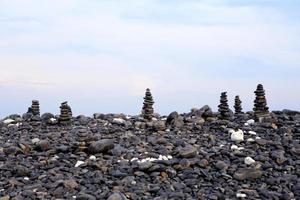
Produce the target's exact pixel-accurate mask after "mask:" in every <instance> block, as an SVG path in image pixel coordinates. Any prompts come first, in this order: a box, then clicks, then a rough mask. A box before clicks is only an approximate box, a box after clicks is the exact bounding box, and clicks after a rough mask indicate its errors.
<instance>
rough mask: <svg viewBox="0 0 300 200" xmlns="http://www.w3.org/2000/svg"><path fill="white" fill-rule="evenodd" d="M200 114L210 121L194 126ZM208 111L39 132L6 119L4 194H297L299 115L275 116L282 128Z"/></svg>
mask: <svg viewBox="0 0 300 200" xmlns="http://www.w3.org/2000/svg"><path fill="white" fill-rule="evenodd" d="M223 97H224V95H223ZM61 107H62V108H63V112H62V113H61V114H63V115H65V118H66V119H68V120H69V119H70V112H69V108H68V104H67V103H63V104H62V106H61ZM204 113H207V114H205V116H208V115H209V116H210V117H208V118H211V120H205V121H202V122H201V123H196V121H197V120H200V119H201V118H202V116H204ZM210 113H211V111H210V109H209V108H208V107H207V106H205V107H203V108H201V109H197V110H193V111H192V112H191V113H183V114H179V113H177V112H173V113H171V114H170V115H169V116H168V117H166V116H157V117H156V120H153V121H150V122H149V121H146V120H144V119H143V118H141V117H140V116H130V117H128V116H126V115H120V114H103V115H101V119H99V118H98V119H94V118H91V117H86V118H85V119H84V121H86V122H85V123H82V122H81V121H82V120H83V118H84V117H83V116H81V117H76V118H73V119H72V124H71V125H70V126H62V125H59V124H57V123H54V124H51V125H48V124H47V123H43V125H42V126H38V127H37V128H36V129H25V127H28V126H31V121H26V120H24V119H23V118H22V117H21V116H18V115H10V116H8V117H7V118H5V119H4V120H3V121H2V123H0V124H1V125H0V132H1V134H0V166H1V167H0V200H4V199H12V200H13V199H16V200H17V199H91V200H95V199H104V200H107V199H109V200H113V199H117V200H125V199H128V200H129V199H133V200H139V199H157V200H158V199H174V200H175V199H211V200H212V199H215V200H217V199H243V198H244V199H263V200H264V199H283V200H290V199H299V198H298V197H299V196H300V173H299V172H300V171H299V169H300V144H299V139H297V137H295V136H297V134H298V133H299V131H300V129H299V124H300V115H299V113H295V112H272V114H274V115H275V116H276V117H277V118H278V119H279V120H280V124H276V125H278V127H279V128H278V129H276V127H272V126H268V124H267V123H255V122H254V120H252V115H251V114H247V113H246V114H241V115H242V116H243V117H242V119H243V120H239V119H238V118H236V117H235V118H234V117H232V118H230V121H228V123H227V121H226V126H224V124H223V122H224V120H223V119H219V118H218V117H217V115H216V114H210ZM54 118H55V117H54V116H53V115H52V114H50V113H49V114H43V115H42V117H41V119H42V121H44V120H46V121H47V120H51V119H52V120H53V119H54ZM95 118H97V117H95ZM196 119H197V120H196ZM202 119H203V118H202ZM193 120H195V121H193ZM124 123H126V124H127V125H123V124H124ZM157 123H161V125H162V126H161V125H159V126H157V127H156V128H155V129H154V128H149V127H150V125H149V124H153V126H156V125H155V124H157ZM21 124H22V125H21ZM164 124H166V125H164ZM136 126H137V127H138V128H136Z"/></svg>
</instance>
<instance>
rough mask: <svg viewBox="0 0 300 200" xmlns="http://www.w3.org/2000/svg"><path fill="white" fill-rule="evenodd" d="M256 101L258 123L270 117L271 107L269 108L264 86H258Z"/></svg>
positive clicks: (254, 109)
mask: <svg viewBox="0 0 300 200" xmlns="http://www.w3.org/2000/svg"><path fill="white" fill-rule="evenodd" d="M254 93H255V96H256V97H255V100H254V108H253V111H254V116H255V119H256V121H260V119H262V118H265V117H269V107H268V106H267V100H266V97H265V90H264V88H263V85H262V84H258V85H257V89H256V91H254Z"/></svg>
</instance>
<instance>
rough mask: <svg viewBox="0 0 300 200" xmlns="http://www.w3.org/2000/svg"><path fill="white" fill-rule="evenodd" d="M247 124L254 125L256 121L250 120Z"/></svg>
mask: <svg viewBox="0 0 300 200" xmlns="http://www.w3.org/2000/svg"><path fill="white" fill-rule="evenodd" d="M247 123H248V124H254V123H255V121H254V119H249V120H248V121H247Z"/></svg>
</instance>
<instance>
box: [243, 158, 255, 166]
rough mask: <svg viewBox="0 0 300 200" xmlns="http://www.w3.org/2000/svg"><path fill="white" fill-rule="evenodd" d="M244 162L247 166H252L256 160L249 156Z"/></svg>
mask: <svg viewBox="0 0 300 200" xmlns="http://www.w3.org/2000/svg"><path fill="white" fill-rule="evenodd" d="M244 162H245V164H246V165H251V164H253V163H255V160H254V159H253V158H251V157H249V156H248V157H246V158H245V161H244Z"/></svg>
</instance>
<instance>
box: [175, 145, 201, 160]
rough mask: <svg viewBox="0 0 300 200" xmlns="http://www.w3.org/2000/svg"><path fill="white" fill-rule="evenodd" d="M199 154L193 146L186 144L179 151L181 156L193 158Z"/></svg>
mask: <svg viewBox="0 0 300 200" xmlns="http://www.w3.org/2000/svg"><path fill="white" fill-rule="evenodd" d="M197 154H198V151H197V149H196V148H195V147H193V146H190V145H189V146H186V147H184V148H182V149H181V150H180V151H179V156H180V157H182V158H193V157H195V156H196V155H197Z"/></svg>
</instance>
